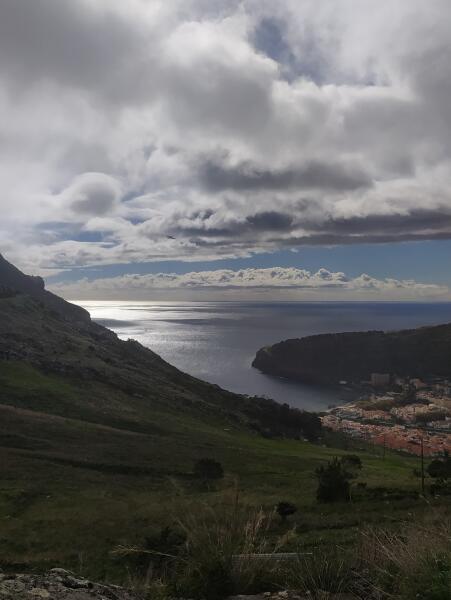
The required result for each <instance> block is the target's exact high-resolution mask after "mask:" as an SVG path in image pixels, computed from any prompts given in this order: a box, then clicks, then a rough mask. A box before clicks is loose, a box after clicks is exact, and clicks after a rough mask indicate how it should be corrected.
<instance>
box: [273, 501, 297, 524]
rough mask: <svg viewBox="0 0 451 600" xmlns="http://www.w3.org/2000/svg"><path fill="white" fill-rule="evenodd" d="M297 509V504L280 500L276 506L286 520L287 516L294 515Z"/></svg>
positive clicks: (279, 513)
mask: <svg viewBox="0 0 451 600" xmlns="http://www.w3.org/2000/svg"><path fill="white" fill-rule="evenodd" d="M297 510H298V509H297V506H296V505H295V504H291V502H279V504H277V506H276V513H277V514H278V515H279V517H280V518H281V519H282V521H284V522H285V521H286V520H287V517H289V516H290V515H294V513H295V512H297Z"/></svg>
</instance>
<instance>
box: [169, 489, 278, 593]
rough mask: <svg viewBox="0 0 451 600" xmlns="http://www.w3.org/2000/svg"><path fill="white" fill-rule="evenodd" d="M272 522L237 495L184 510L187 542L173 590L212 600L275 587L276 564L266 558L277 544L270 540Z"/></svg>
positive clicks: (184, 527)
mask: <svg viewBox="0 0 451 600" xmlns="http://www.w3.org/2000/svg"><path fill="white" fill-rule="evenodd" d="M271 521H272V516H271V515H270V516H268V515H265V514H264V513H263V512H262V511H261V510H256V509H249V508H247V507H245V506H243V505H241V504H240V503H239V502H238V499H237V498H236V499H235V500H234V501H233V502H224V503H221V504H220V505H219V506H217V507H216V508H212V507H211V506H204V508H203V510H202V511H200V510H195V511H192V512H190V513H188V514H187V516H186V517H184V518H183V519H181V520H180V526H181V528H182V529H183V530H184V532H185V535H186V540H187V541H186V544H185V547H184V551H183V552H182V554H181V556H180V560H179V561H178V564H177V568H176V571H177V573H176V577H175V578H174V583H173V587H174V594H175V595H176V596H183V597H188V598H208V600H216V599H220V598H225V597H227V596H228V595H231V594H234V593H246V592H257V591H268V590H271V589H274V586H275V584H276V583H277V577H278V573H277V562H275V561H273V560H271V558H270V556H271V555H272V554H273V553H274V552H276V551H277V549H278V547H279V546H278V542H277V541H275V542H272V543H271V542H270V541H269V535H268V530H269V528H270V525H271ZM256 554H267V555H269V556H267V557H266V558H256V557H255V555H256Z"/></svg>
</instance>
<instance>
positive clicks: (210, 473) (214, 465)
mask: <svg viewBox="0 0 451 600" xmlns="http://www.w3.org/2000/svg"><path fill="white" fill-rule="evenodd" d="M194 474H195V475H196V477H199V478H200V479H202V480H203V481H213V480H215V479H222V478H223V477H224V469H223V468H222V465H221V463H220V462H218V461H216V460H213V459H212V458H201V459H200V460H198V461H197V462H196V463H195V465H194Z"/></svg>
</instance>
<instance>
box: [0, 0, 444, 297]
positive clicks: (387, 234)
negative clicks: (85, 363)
mask: <svg viewBox="0 0 451 600" xmlns="http://www.w3.org/2000/svg"><path fill="white" fill-rule="evenodd" d="M450 22H451V3H450V2H449V0H429V1H428V2H424V0H397V1H396V2H393V0H379V1H378V2H375V1H374V0H359V1H358V2H357V1H355V0H321V1H320V2H318V0H279V1H278V2H273V1H269V0H171V1H168V0H161V1H160V0H127V2H123V1H121V0H70V1H67V2H61V0H36V1H33V2H30V0H0V114H1V117H2V118H1V119H0V158H1V160H0V188H1V190H2V193H1V195H0V210H1V214H2V218H1V220H0V252H1V253H2V254H3V255H4V256H5V257H6V258H7V259H8V260H10V261H12V262H14V263H15V264H16V265H17V266H19V267H20V268H22V269H23V270H25V271H26V272H29V273H33V274H40V275H42V276H44V277H45V278H46V281H47V284H48V287H49V288H50V289H53V290H54V291H56V292H57V293H60V294H61V295H63V296H65V297H67V298H72V299H75V298H78V299H90V298H92V299H96V298H102V299H108V298H130V299H132V298H139V299H145V298H148V299H152V298H158V299H162V298H168V299H179V298H181V299H183V298H196V299H202V298H203V299H210V298H222V297H225V298H227V299H228V298H230V299H234V298H238V299H246V298H249V299H268V298H275V299H289V300H291V299H300V300H302V299H309V300H310V299H320V300H321V299H324V300H327V299H345V300H352V299H356V300H361V299H372V300H373V299H374V300H450V299H451V292H450V288H451V271H450V269H449V264H450V258H451V135H450V134H451V102H450V101H449V98H450V97H451V34H450V32H449V23H450Z"/></svg>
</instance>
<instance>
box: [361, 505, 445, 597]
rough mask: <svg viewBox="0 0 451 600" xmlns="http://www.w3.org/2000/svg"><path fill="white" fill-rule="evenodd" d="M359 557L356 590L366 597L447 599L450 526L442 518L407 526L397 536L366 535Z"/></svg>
mask: <svg viewBox="0 0 451 600" xmlns="http://www.w3.org/2000/svg"><path fill="white" fill-rule="evenodd" d="M360 557H361V564H362V567H363V568H362V569H361V571H360V590H361V591H362V590H366V591H367V593H368V597H371V598H375V599H376V600H379V599H396V600H413V599H418V600H450V599H451V522H450V520H449V518H448V517H446V516H439V517H437V516H435V518H434V519H430V520H429V521H428V522H425V523H424V524H421V525H419V524H415V525H413V524H410V525H408V526H405V527H404V529H403V531H401V532H400V533H390V532H386V531H385V532H384V531H370V532H367V533H365V534H364V538H363V544H362V546H361V548H360ZM370 594H371V595H370Z"/></svg>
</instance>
